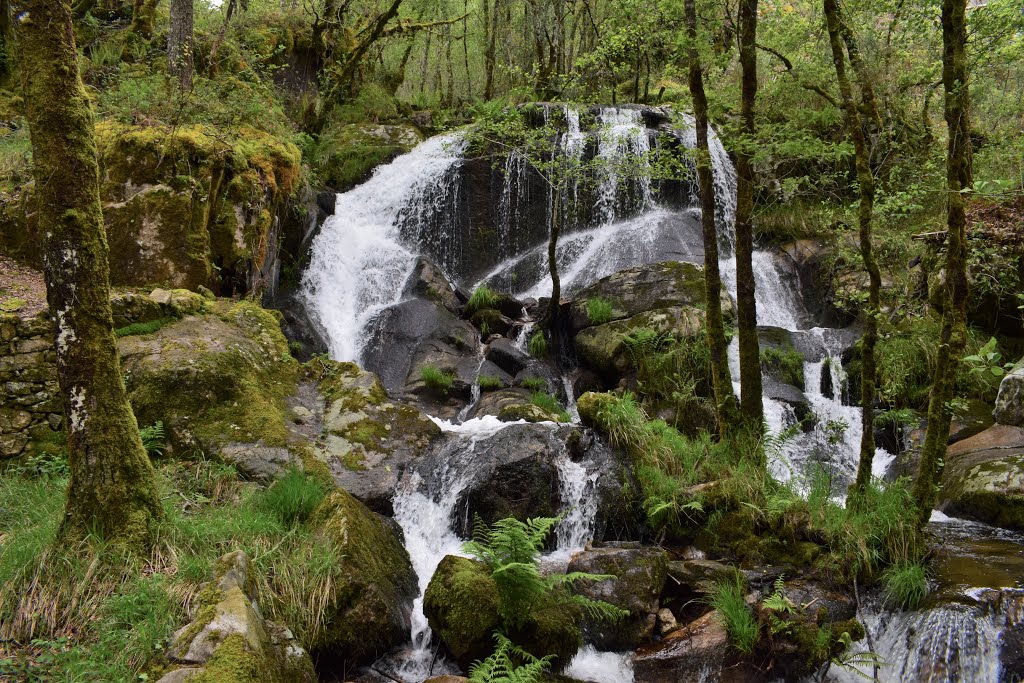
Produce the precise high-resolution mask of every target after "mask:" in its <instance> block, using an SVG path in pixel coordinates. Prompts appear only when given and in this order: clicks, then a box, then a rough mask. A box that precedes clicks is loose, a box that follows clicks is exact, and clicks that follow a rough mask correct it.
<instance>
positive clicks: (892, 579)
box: [882, 562, 929, 609]
mask: <svg viewBox="0 0 1024 683" xmlns="http://www.w3.org/2000/svg"><path fill="white" fill-rule="evenodd" d="M882 583H884V584H885V594H886V596H887V597H888V598H889V599H890V600H892V601H893V602H895V603H897V604H898V605H900V606H901V607H903V608H905V609H913V608H915V607H917V606H918V605H920V604H921V601H922V600H924V599H925V597H926V596H927V595H928V590H929V587H928V576H927V573H926V571H925V567H924V565H923V564H921V563H920V562H905V563H901V564H896V565H893V566H891V567H889V568H888V569H886V570H885V571H884V572H883V573H882Z"/></svg>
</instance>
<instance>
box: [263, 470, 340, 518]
mask: <svg viewBox="0 0 1024 683" xmlns="http://www.w3.org/2000/svg"><path fill="white" fill-rule="evenodd" d="M326 494H327V488H326V487H325V486H324V484H323V483H322V482H320V481H319V480H318V479H316V478H314V477H310V476H308V475H307V474H306V473H305V472H303V471H302V470H298V469H291V470H288V472H287V473H286V474H285V475H284V476H283V477H281V478H280V479H278V480H277V481H275V482H274V483H273V484H271V485H270V487H269V488H267V490H266V491H264V493H263V504H264V505H265V506H266V508H267V509H268V510H269V511H271V512H272V513H273V514H274V515H275V516H276V517H277V518H278V519H279V520H281V523H282V524H284V525H285V526H289V527H290V526H294V525H295V524H300V523H302V522H305V521H306V520H307V519H309V517H310V515H312V514H313V510H315V509H316V506H317V505H319V504H320V501H322V500H323V499H324V496H325V495H326Z"/></svg>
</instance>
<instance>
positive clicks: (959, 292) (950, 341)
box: [914, 0, 974, 526]
mask: <svg viewBox="0 0 1024 683" xmlns="http://www.w3.org/2000/svg"><path fill="white" fill-rule="evenodd" d="M966 52H967V0H942V87H943V90H944V91H945V94H946V98H945V115H946V127H947V129H948V135H949V142H948V145H947V149H946V286H945V291H944V292H943V311H942V332H941V338H940V340H939V350H938V353H937V354H936V359H935V374H934V375H933V377H932V389H931V394H930V395H929V397H928V430H927V432H926V433H925V438H924V446H923V448H922V449H921V464H920V465H919V469H918V472H917V480H916V481H915V482H914V500H915V501H916V503H917V507H918V512H919V518H918V519H919V522H920V525H921V526H924V525H925V524H926V523H927V522H928V519H929V517H931V513H932V508H934V507H935V500H936V497H937V496H938V485H939V480H940V479H941V478H942V467H943V456H945V454H946V445H947V443H948V442H949V425H950V420H951V418H952V413H951V410H950V406H949V404H950V401H951V400H952V399H953V383H954V381H955V378H956V372H957V369H958V366H959V364H960V356H961V355H962V354H963V351H964V347H965V346H966V344H967V215H966V207H965V202H966V193H967V192H968V191H969V190H970V189H971V186H972V185H973V184H974V178H973V172H972V168H971V138H970V109H971V99H970V88H969V87H968V82H967V56H966Z"/></svg>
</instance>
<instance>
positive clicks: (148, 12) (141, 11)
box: [131, 0, 160, 40]
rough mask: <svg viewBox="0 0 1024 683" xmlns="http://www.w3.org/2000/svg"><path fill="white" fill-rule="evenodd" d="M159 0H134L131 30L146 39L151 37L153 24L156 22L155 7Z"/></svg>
mask: <svg viewBox="0 0 1024 683" xmlns="http://www.w3.org/2000/svg"><path fill="white" fill-rule="evenodd" d="M159 4H160V0H135V5H134V6H133V8H132V24H131V30H132V32H133V33H137V34H138V35H140V36H142V37H143V38H145V39H146V40H149V39H150V38H152V37H153V25H154V24H155V23H156V8H157V5H159Z"/></svg>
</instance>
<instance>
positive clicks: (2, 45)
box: [0, 0, 14, 83]
mask: <svg viewBox="0 0 1024 683" xmlns="http://www.w3.org/2000/svg"><path fill="white" fill-rule="evenodd" d="M11 37H12V33H11V7H10V2H9V0H0V83H3V81H4V80H5V79H6V77H7V75H8V74H10V73H11V51H12V49H13V47H14V46H13V45H12V44H11Z"/></svg>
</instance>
